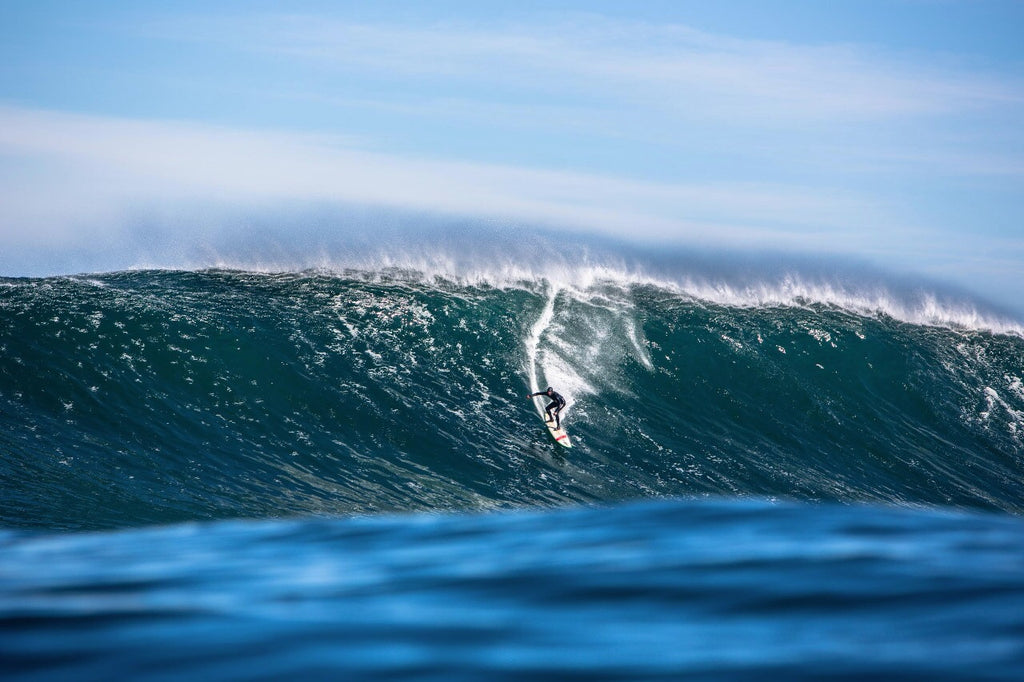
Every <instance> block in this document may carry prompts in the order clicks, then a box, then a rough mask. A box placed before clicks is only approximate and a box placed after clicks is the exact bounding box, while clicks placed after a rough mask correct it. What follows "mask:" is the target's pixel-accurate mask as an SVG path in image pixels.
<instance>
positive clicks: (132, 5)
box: [0, 0, 1024, 315]
mask: <svg viewBox="0 0 1024 682" xmlns="http://www.w3.org/2000/svg"><path fill="white" fill-rule="evenodd" d="M1021 27H1024V1H1022V0H838V1H833V2H828V3H824V2H819V1H817V0H807V1H804V0H790V1H787V2H781V1H773V0H757V1H746V0H734V1H723V2H714V3H709V2H703V1H693V2H690V1H687V0H672V1H665V2H658V1H650V2H635V3H622V2H598V1H592V2H558V1H557V0H552V1H549V2H532V1H530V0H520V1H517V2H516V3H488V2H455V1H443V0H442V1H436V2H430V3H423V2H386V1H382V2H374V3H363V2H359V3H355V2H353V3H348V2H313V1H303V0H296V1H293V2H265V1H263V2H261V1H259V0H255V1H251V2H232V1H230V0H228V1H225V2H217V3H209V2H190V1H180V2H145V1H140V2H117V1H114V0H110V1H107V2H102V3H78V2H49V1H46V0H42V1H34V2H29V1H25V2H15V1H12V0H0V275H3V276H25V275H46V274H62V273H69V272H78V271H81V270H83V269H89V268H90V267H97V266H98V265H97V264H102V265H103V266H104V267H106V268H107V269H111V268H115V267H130V266H133V265H136V264H137V263H135V262H133V259H135V258H137V257H138V253H139V251H138V250H137V249H136V250H134V251H133V250H131V249H127V248H122V246H123V245H124V244H135V245H138V244H139V243H142V242H145V241H146V240H147V239H150V237H151V236H152V234H153V230H154V229H156V228H154V227H153V226H154V225H159V226H161V227H160V230H161V231H162V232H161V234H163V233H165V232H166V231H168V230H169V231H172V232H173V233H174V235H175V238H176V239H177V240H178V241H188V240H195V239H203V238H204V237H206V236H208V233H209V232H210V231H212V230H216V229H217V225H218V223H221V222H223V223H229V222H230V223H232V224H235V225H237V224H238V223H239V222H242V223H244V222H245V221H246V220H258V219H259V216H261V215H262V216H266V215H281V214H282V212H284V213H287V212H288V211H292V212H293V213H295V214H296V215H308V214H309V211H311V210H312V209H311V207H317V208H318V209H326V208H329V209H330V210H331V211H336V212H337V211H340V212H344V211H345V210H346V207H360V208H365V207H378V208H380V209H386V210H395V211H399V212H401V215H405V216H415V215H424V216H430V217H431V220H433V221H435V222H436V221H437V220H439V219H442V220H443V219H444V218H445V217H451V219H452V220H456V219H457V220H460V221H465V220H473V219H479V220H481V221H486V222H487V224H489V225H495V224H498V225H501V224H508V225H510V226H517V225H539V226H545V227H550V228H553V229H558V230H560V231H563V232H564V234H566V235H568V236H569V237H570V238H571V236H572V235H582V234H586V233H593V234H597V235H604V236H612V237H618V238H623V239H629V240H633V241H635V242H637V243H642V244H646V245H652V244H654V245H659V244H666V245H673V246H675V245H681V246H695V247H714V248H726V249H729V248H734V249H754V250H757V249H765V250H772V251H782V252H792V253H798V254H810V255H812V256H813V255H815V254H819V255H836V256H841V257H853V258H859V259H864V260H865V261H866V262H870V263H872V264H877V265H878V266H880V267H884V268H888V269H890V270H892V271H894V272H897V273H899V274H901V275H906V274H919V275H921V276H922V277H927V278H934V279H937V280H940V281H946V282H950V283H953V284H957V285H960V286H964V287H966V288H968V289H969V290H971V291H973V292H976V293H977V294H979V295H980V296H982V297H984V298H987V299H988V300H991V301H993V302H995V303H997V304H999V305H1002V306H1004V307H1006V308H1008V309H1010V310H1012V311H1014V312H1015V313H1016V314H1018V315H1024V302H1022V300H1021V299H1022V298H1024V297H1022V296H1021V293H1022V292H1024V219H1022V218H1024V125H1022V124H1024V41H1022V40H1021V39H1020V36H1021ZM324 229H330V228H329V227H325V228H324ZM99 255H102V256H104V258H100V257H99Z"/></svg>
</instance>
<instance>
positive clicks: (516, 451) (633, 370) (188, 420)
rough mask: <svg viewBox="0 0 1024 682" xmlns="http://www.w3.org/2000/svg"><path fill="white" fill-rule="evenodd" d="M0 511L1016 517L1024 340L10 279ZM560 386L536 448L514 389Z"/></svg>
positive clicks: (656, 306) (646, 287)
mask: <svg viewBox="0 0 1024 682" xmlns="http://www.w3.org/2000/svg"><path fill="white" fill-rule="evenodd" d="M2 287H3V289H2V296H0V349H2V354H0V424H2V427H0V448H2V450H3V452H4V453H5V456H4V458H3V460H2V463H0V467H2V476H3V479H4V480H5V486H4V487H5V492H4V498H5V499H4V504H3V505H0V507H2V508H0V524H2V525H3V526H5V527H8V528H20V529H45V530H86V529H105V528H124V527H135V526H142V525H148V524H164V523H171V522H179V521H195V520H208V519H225V518H271V517H286V516H300V515H331V516H334V515H350V514H363V513H371V512H382V511H387V512H406V511H416V510H431V511H436V510H445V511H465V510H484V509H496V508H521V507H537V506H540V507H547V506H552V505H562V504H565V503H580V502H582V503H593V502H599V503H607V502H617V501H623V500H631V499H639V498H650V497H684V498H694V497H716V498H717V497H727V498H736V497H752V498H769V499H772V498H775V499H790V500H803V501H825V502H843V503H848V502H879V503H884V504H896V505H909V506H943V507H961V508H973V509H989V510H1002V511H1006V512H1011V513H1015V514H1019V513H1021V512H1022V511H1024V382H1022V376H1024V365H1022V358H1024V339H1022V337H1021V336H1020V335H1019V334H1018V333H1016V332H1015V331H1014V330H1012V329H1011V330H1009V331H1007V330H1006V329H1003V330H1001V332H1000V330H992V329H989V328H971V327H969V326H964V325H960V324H952V323H950V324H946V325H945V326H941V325H933V324H919V323H914V322H909V321H902V320H900V319H897V318H896V317H893V316H892V315H888V314H884V313H877V312H874V313H872V312H865V310H858V309H855V308H856V306H853V305H851V306H846V307H844V306H842V305H839V304H836V303H835V302H832V301H830V300H827V299H823V300H820V301H818V302H815V301H814V300H806V299H802V298H799V297H797V299H794V300H793V301H790V302H782V301H779V300H775V298H773V297H771V296H767V297H762V299H761V300H756V301H749V300H748V301H746V302H745V303H744V302H742V301H741V302H737V301H736V300H734V297H719V298H717V299H716V297H714V296H712V295H695V294H694V293H693V292H692V291H688V290H686V289H685V288H679V287H674V286H668V285H663V284H659V283H655V282H652V281H639V280H632V281H631V280H630V279H629V278H628V277H619V278H601V277H594V278H591V279H590V280H588V281H586V282H579V281H577V282H576V283H574V284H562V285H556V284H553V283H552V280H548V279H537V278H533V279H531V278H526V279H518V280H516V279H515V278H511V279H508V280H506V281H500V282H499V281H496V280H495V281H490V282H489V281H487V279H486V278H476V279H473V280H465V279H454V278H441V277H433V276H426V275H423V274H422V273H413V272H408V271H402V270H378V271H373V272H368V271H354V270H353V271H347V272H343V273H334V274H326V273H316V272H306V273H291V274H256V273H247V272H236V271H132V272H119V273H113V274H107V275H96V276H89V277H62V278H46V279H8V280H4V281H3V282H2ZM548 384H550V385H552V386H554V387H555V388H556V390H558V391H559V392H561V393H562V394H563V395H565V396H566V398H567V399H568V401H569V406H568V408H567V411H566V412H565V413H564V422H565V424H566V427H567V430H568V431H569V432H570V433H571V435H572V437H573V439H574V445H575V447H574V448H573V450H571V451H562V450H559V449H558V448H557V446H555V445H554V443H553V442H552V441H550V440H549V439H548V435H547V433H546V431H545V430H544V428H543V425H542V424H541V422H540V420H539V419H538V412H537V410H538V406H537V405H534V404H532V403H531V402H530V401H528V400H527V399H526V398H525V395H526V394H527V393H528V392H531V391H533V390H537V388H538V387H540V388H543V387H544V385H548Z"/></svg>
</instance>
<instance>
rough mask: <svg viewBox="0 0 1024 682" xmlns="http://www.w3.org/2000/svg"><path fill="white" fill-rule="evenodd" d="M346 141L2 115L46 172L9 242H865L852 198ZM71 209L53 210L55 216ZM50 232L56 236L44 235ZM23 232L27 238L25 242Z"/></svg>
mask: <svg viewBox="0 0 1024 682" xmlns="http://www.w3.org/2000/svg"><path fill="white" fill-rule="evenodd" d="M344 142H345V141H344V140H340V139H337V138H331V137H322V136H310V135H299V134H289V133H279V132H268V131H256V130H233V129H226V128H222V127H216V126H203V125H197V124H191V123H177V122H159V121H140V120H130V119H118V118H105V117H95V116H85V115H75V114H67V113H58V112H50V111H39V110H27V109H20V108H14V107H0V154H4V155H8V156H11V155H17V156H18V160H17V164H18V165H19V166H21V165H25V164H26V163H27V162H28V161H30V163H29V164H28V165H31V166H35V167H38V168H40V169H41V172H39V173H36V174H35V175H33V176H32V177H31V178H27V177H26V178H25V181H24V182H9V183H5V184H4V186H3V189H2V190H0V191H2V192H3V196H2V201H3V205H4V209H3V210H2V211H0V220H2V221H3V223H4V224H3V225H2V226H0V227H2V229H3V230H4V233H5V234H6V235H7V236H8V237H10V236H12V234H14V233H15V232H17V230H18V225H21V226H23V227H24V229H23V231H22V232H23V234H22V237H24V238H30V237H31V236H32V235H36V236H38V237H40V238H43V237H45V235H46V234H47V232H49V233H50V234H51V235H52V234H66V233H68V232H69V231H70V230H71V228H69V227H68V226H69V225H82V224H89V223H95V222H97V221H99V220H108V221H109V220H110V219H111V216H115V215H117V214H118V212H119V211H124V210H128V209H131V208H136V207H140V206H145V205H146V204H147V203H150V204H155V203H164V202H168V201H172V202H190V201H191V202H211V201H215V202H221V203H223V204H226V205H238V206H252V205H256V206H266V205H273V204H275V203H281V202H294V201H304V202H309V201H316V202H332V203H340V204H344V203H352V204H374V205H382V206H393V207H399V208H403V209H411V210H418V211H429V212H438V213H448V214H455V215H467V216H483V217H491V218H502V219H507V220H512V221H517V222H527V223H530V222H532V223H546V224H557V225H563V226H569V227H575V228H582V229H594V230H598V231H605V232H608V233H614V234H628V235H629V236H632V237H639V238H658V239H670V240H675V241H683V240H686V241H689V242H691V243H693V242H703V243H717V244H729V243H733V244H734V243H744V244H745V245H755V244H773V245H776V246H780V245H785V244H788V243H792V244H794V245H795V244H796V243H799V244H800V246H801V247H802V248H814V247H815V245H816V244H818V243H819V242H821V243H822V245H824V243H825V242H827V243H828V244H829V245H831V246H833V247H834V246H835V245H836V244H837V243H844V242H847V243H848V245H849V246H855V245H856V244H857V243H859V242H861V240H862V237H860V236H858V235H856V234H852V233H850V234H848V230H847V229H846V226H847V225H848V224H849V220H850V216H851V215H854V216H856V215H862V216H866V215H869V214H871V215H877V214H879V211H878V210H877V207H873V206H870V205H867V204H865V203H863V202H860V201H858V200H857V199H856V198H854V197H851V196H844V195H842V194H839V193H832V194H826V193H823V192H821V191H820V190H815V191H811V190H807V191H802V190H800V189H799V188H792V187H781V186H772V185H769V184H727V183H701V184H682V183H650V182H642V181H636V180H629V179H622V178H616V177H608V176H600V175H593V174H584V173H572V172H558V171H550V170H538V169H531V168H521V167H511V166H501V165H494V164H480V163H470V162H452V161H436V160H427V159H419V158H410V157H401V156H397V155H388V154H382V153H375V152H368V151H364V150H360V149H355V148H352V147H349V146H346V145H345V144H344ZM58 206H63V207H64V208H63V209H57V210H55V207H58ZM47 225H49V227H47ZM26 230H28V231H29V232H30V233H28V234H26V233H25V231H26Z"/></svg>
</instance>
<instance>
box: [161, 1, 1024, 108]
mask: <svg viewBox="0 0 1024 682" xmlns="http://www.w3.org/2000/svg"><path fill="white" fill-rule="evenodd" d="M222 28H226V26H225V27H222ZM211 29H213V30H211ZM164 30H166V27H164ZM178 31H179V33H180V34H181V35H183V36H190V37H192V38H193V39H196V40H202V41H215V42H217V41H231V42H232V44H233V45H234V47H236V48H237V49H240V50H248V51H256V52H261V51H265V52H273V53H276V54H279V55H283V56H286V57H290V58H297V59H303V60H309V61H315V62H317V63H319V64H320V65H322V66H327V67H329V68H335V69H339V70H342V71H355V72H359V73H367V72H372V73H377V74H382V75H385V76H387V77H390V78H396V77H408V78H437V79H444V80H447V81H453V80H454V81H457V80H461V81H463V82H464V83H465V82H475V83H477V84H489V85H490V86H493V87H496V88H515V89H521V90H525V91H529V92H532V93H534V94H543V93H547V94H549V95H557V94H558V93H564V92H567V91H568V92H574V93H581V92H586V93H587V94H588V95H591V96H597V97H601V98H603V99H607V100H619V101H622V98H624V97H627V98H637V97H640V98H643V105H644V106H646V107H650V106H655V107H661V108H665V109H669V110H672V111H674V112H676V114H677V115H679V116H682V117H683V118H692V117H698V118H700V117H716V118H720V117H722V116H728V117H738V118H740V119H743V120H750V118H751V116H752V115H755V116H760V117H762V118H765V119H778V118H783V119H785V120H786V121H790V122H792V121H808V120H824V121H833V120H835V119H836V118H839V119H842V120H865V119H878V118H886V117H901V116H917V115H931V114H948V113H951V112H958V111H966V110H975V109H978V108H985V107H991V106H1003V105H1007V104H1009V105H1013V106H1020V105H1021V104H1022V103H1024V90H1022V88H1021V84H1020V83H1015V82H1010V81H1006V80H1005V79H1003V78H998V77H995V76H991V75H988V74H985V73H979V72H977V71H972V70H969V69H967V68H959V67H956V66H955V65H952V64H949V63H946V64H943V65H942V67H936V66H932V65H929V64H928V63H927V62H923V61H912V60H911V59H909V58H907V57H905V56H901V55H897V54H883V53H880V52H877V51H872V50H869V49H867V48H864V47H860V46H854V45H795V44H790V43H785V42H780V41H775V42H773V41H764V40H761V41H755V40H740V39H735V38H730V37H727V36H719V35H712V34H708V33H703V32H700V31H697V30H694V29H692V28H689V27H687V26H682V25H651V24H645V23H639V22H621V21H615V22H613V21H610V20H607V19H602V18H599V17H586V18H583V19H580V18H577V19H576V20H575V21H568V20H566V21H562V22H556V23H554V24H535V25H511V26H493V25H491V26H480V25H467V24H456V23H451V22H445V23H436V24H433V25H397V24H359V23H353V22H347V21H339V20H333V19H329V18H325V17H322V16H302V15H287V16H281V15H271V16H266V15H265V16H256V17H250V18H248V19H246V20H243V21H241V22H233V23H232V26H231V30H221V29H216V28H213V27H211V26H210V25H209V24H204V26H203V27H202V28H199V27H198V26H196V25H192V26H189V25H187V24H179V27H178ZM626 101H627V102H628V100H626Z"/></svg>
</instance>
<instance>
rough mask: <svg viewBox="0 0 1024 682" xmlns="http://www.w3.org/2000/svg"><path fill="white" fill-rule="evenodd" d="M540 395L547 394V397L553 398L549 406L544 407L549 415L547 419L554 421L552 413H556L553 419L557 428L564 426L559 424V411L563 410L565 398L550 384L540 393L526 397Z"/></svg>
mask: <svg viewBox="0 0 1024 682" xmlns="http://www.w3.org/2000/svg"><path fill="white" fill-rule="evenodd" d="M539 395H546V396H547V397H549V398H551V402H550V403H549V404H548V406H547V407H545V408H544V413H545V414H547V415H548V418H547V420H546V421H552V415H554V419H553V421H554V422H555V429H556V430H557V429H560V428H562V427H561V426H559V422H558V413H559V412H561V411H562V408H563V407H565V398H563V397H562V396H561V395H560V394H559V393H556V392H555V389H553V388H551V387H550V386H548V387H547V388H546V389H545V390H543V391H540V392H538V393H531V394H530V395H528V396H526V397H527V398H535V397H537V396H539Z"/></svg>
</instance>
